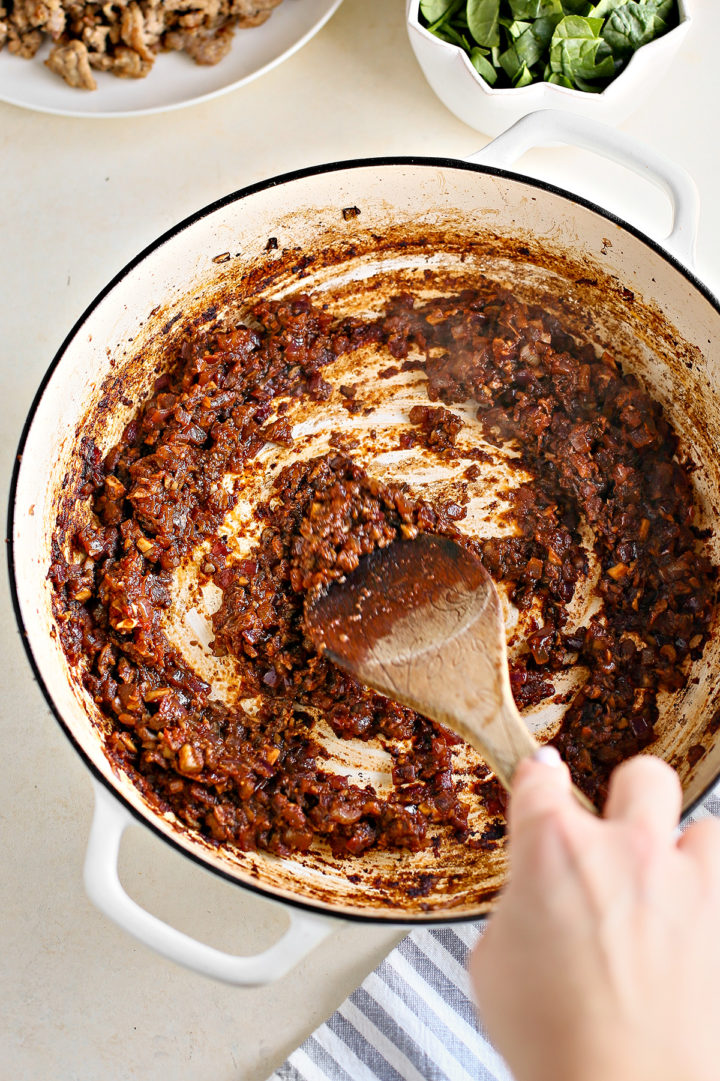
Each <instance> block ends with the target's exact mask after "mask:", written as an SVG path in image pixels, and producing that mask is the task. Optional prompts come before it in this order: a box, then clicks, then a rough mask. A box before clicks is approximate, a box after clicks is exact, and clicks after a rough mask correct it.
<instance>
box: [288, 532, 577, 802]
mask: <svg viewBox="0 0 720 1081" xmlns="http://www.w3.org/2000/svg"><path fill="white" fill-rule="evenodd" d="M305 623H306V627H307V631H308V634H309V636H310V638H311V639H312V640H313V642H314V643H315V645H316V646H317V647H318V649H320V651H321V652H324V653H326V655H327V656H328V657H329V658H330V660H332V661H333V663H334V664H337V665H339V666H340V667H341V668H344V669H345V670H346V671H347V672H350V673H351V675H353V676H355V678H356V679H358V680H359V681H360V682H361V683H364V684H367V685H368V686H370V687H374V688H375V690H377V691H380V693H381V694H384V695H387V697H388V698H392V699H394V700H395V701H397V702H402V703H404V704H405V705H407V706H411V707H412V708H413V709H416V710H417V711H418V712H419V713H423V714H425V716H427V717H432V718H433V719H434V720H436V721H440V722H441V723H442V724H445V725H447V726H448V727H449V728H452V729H453V731H455V732H457V733H458V734H459V735H460V736H462V738H463V739H464V740H466V742H467V743H469V744H470V745H471V746H473V747H474V748H475V749H476V750H477V751H479V752H480V754H481V755H482V757H483V758H484V759H485V761H486V762H487V764H488V765H489V766H490V768H491V769H492V771H493V772H494V773H495V775H496V776H497V778H498V780H500V781H501V782H502V784H503V785H505V787H506V788H509V787H510V782H511V779H512V775H513V773H514V772H515V769H516V767H517V765H518V763H519V762H520V761H521V760H522V759H523V758H527V757H528V756H530V755H533V754H534V753H535V751H536V750H537V749H538V746H539V744H538V743H537V741H536V740H535V739H534V738H533V736H532V735H531V734H530V732H529V731H528V729H527V726H526V725H525V723H524V721H523V719H522V717H521V716H520V714H519V713H518V711H517V708H516V706H515V703H514V701H513V697H512V692H511V690H510V679H509V674H508V663H507V652H506V646H505V626H504V621H503V616H502V608H501V605H500V598H499V597H498V594H497V590H496V589H495V586H494V584H493V581H492V579H491V578H490V575H489V574H488V573H487V571H486V570H485V568H484V567H483V565H482V563H481V562H480V560H479V559H478V558H477V557H476V556H474V555H473V554H472V553H471V552H469V551H468V550H467V549H466V548H463V547H461V546H460V545H459V544H456V543H455V542H454V541H452V540H450V539H448V538H447V537H436V536H431V535H429V534H421V535H420V536H419V537H418V538H417V539H416V540H412V541H396V542H395V543H393V544H391V545H390V546H389V547H387V548H381V549H377V550H376V551H375V552H373V553H372V554H371V555H369V556H366V557H364V558H363V559H362V560H361V562H360V565H359V566H358V568H357V569H356V570H355V571H353V572H352V573H351V574H348V575H347V576H346V577H345V578H344V579H343V580H342V581H341V582H335V583H333V584H332V585H331V586H330V588H329V589H328V590H327V592H326V593H324V594H322V595H320V596H318V597H316V598H315V599H314V600H313V601H312V603H311V604H310V605H308V607H307V610H306V612H305ZM575 794H576V796H577V798H578V799H579V800H580V802H581V803H582V804H583V806H585V807H587V808H588V809H589V810H592V811H595V808H594V807H593V805H592V804H591V803H590V801H589V800H588V799H587V797H586V796H585V795H583V793H582V792H580V791H578V790H577V789H575Z"/></svg>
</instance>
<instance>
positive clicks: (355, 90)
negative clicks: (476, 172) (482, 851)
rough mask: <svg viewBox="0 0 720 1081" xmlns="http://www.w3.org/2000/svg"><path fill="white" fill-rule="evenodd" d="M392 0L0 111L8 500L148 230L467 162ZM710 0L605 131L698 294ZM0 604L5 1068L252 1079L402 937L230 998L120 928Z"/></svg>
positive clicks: (715, 158) (73, 762) (606, 193)
mask: <svg viewBox="0 0 720 1081" xmlns="http://www.w3.org/2000/svg"><path fill="white" fill-rule="evenodd" d="M404 6H405V5H404V3H403V2H402V0H345V3H344V4H343V5H342V7H341V8H340V10H339V11H338V12H337V14H336V15H335V16H334V17H333V18H332V19H331V21H330V22H329V23H328V24H327V26H326V27H325V28H324V29H323V30H322V31H321V32H320V33H319V34H318V36H317V37H316V38H314V39H313V40H312V41H311V42H310V43H309V44H308V45H307V46H306V47H305V48H304V49H302V50H301V51H300V52H299V53H298V54H297V55H295V56H294V57H292V58H291V59H289V60H288V61H287V62H286V63H284V64H282V65H281V66H280V67H278V68H277V69H275V70H274V71H271V72H270V73H268V74H266V75H265V76H263V77H262V78H260V79H259V80H257V81H255V82H254V83H251V84H250V85H248V86H246V87H243V88H241V89H239V90H236V91H233V92H231V93H229V94H227V95H225V96H224V97H220V98H218V99H216V100H213V101H210V102H207V103H205V104H201V105H196V106H193V107H190V108H188V109H183V110H180V111H177V112H173V113H169V114H165V115H158V116H148V117H139V118H136V119H124V120H79V119H68V118H63V117H54V116H46V115H42V114H39V113H32V112H29V111H26V110H23V109H19V108H15V107H12V106H9V105H1V104H0V185H1V187H2V198H1V199H0V208H1V209H0V215H1V218H2V230H1V232H0V236H1V237H2V270H1V277H0V282H1V288H0V313H1V326H2V336H1V338H0V354H1V359H0V390H1V393H0V408H2V410H3V421H2V424H1V425H0V452H1V454H2V478H3V497H2V498H3V506H4V505H5V502H6V495H5V493H6V491H7V485H8V478H9V473H10V469H11V464H12V459H13V455H14V453H15V449H16V445H17V441H18V437H19V433H20V429H21V426H22V423H23V419H24V416H25V413H26V411H27V408H28V406H29V404H30V401H31V399H32V397H33V394H34V392H35V390H36V387H37V385H38V383H39V381H40V378H41V376H42V374H43V372H44V371H45V369H46V367H47V365H48V364H49V362H50V360H51V358H52V356H53V355H54V353H55V351H56V349H57V347H58V345H59V344H60V342H61V341H62V339H63V338H64V336H65V334H66V333H67V331H68V330H69V329H70V327H71V326H72V324H73V323H74V321H75V320H76V318H77V317H78V316H79V315H80V313H81V312H82V311H83V310H84V308H85V307H86V305H87V304H88V303H89V302H90V301H91V300H92V298H93V297H94V295H95V294H96V293H97V292H98V290H99V289H100V288H101V287H102V286H104V285H105V283H106V282H107V281H108V280H109V279H110V278H111V277H112V276H113V275H114V274H115V273H116V271H117V270H119V269H120V268H121V267H122V266H123V265H124V264H125V263H126V262H127V261H128V260H129V259H130V258H132V257H133V256H134V255H135V254H136V253H137V252H138V251H139V250H140V249H141V248H143V247H144V246H145V245H146V244H148V243H149V242H150V241H152V240H153V239H155V238H156V237H157V236H158V235H159V234H160V233H162V232H163V231H164V230H165V229H167V228H168V227H170V226H172V225H173V224H175V223H176V222H177V221H179V220H180V219H181V218H183V217H185V216H186V215H188V214H190V213H191V212H193V211H195V210H196V209H198V208H199V207H201V206H203V205H204V204H206V203H209V202H211V201H212V200H214V199H217V198H218V197H221V196H223V195H225V194H227V193H228V192H231V191H233V190H235V189H237V188H239V187H242V186H244V185H247V184H250V183H252V182H254V181H257V180H260V179H262V178H264V177H268V176H271V175H272V174H275V173H281V172H284V171H287V170H291V169H297V168H301V167H304V166H308V165H312V164H316V163H320V162H328V161H333V160H339V159H345V158H352V157H361V156H363V155H387V154H421V155H422V154H430V155H442V156H464V155H468V154H470V153H472V152H473V151H475V150H477V149H479V148H480V147H481V146H482V145H483V144H484V143H485V142H486V141H487V140H486V138H485V137H484V136H482V135H478V134H477V133H475V132H473V131H472V130H470V129H469V128H467V127H465V126H464V125H462V124H460V123H459V122H458V121H457V120H455V119H454V117H453V116H452V115H450V114H449V113H448V112H446V110H445V109H444V107H443V106H442V105H441V104H440V103H439V102H438V100H437V99H436V98H435V97H434V95H433V93H432V92H431V91H430V89H429V88H428V87H427V85H426V83H425V81H424V79H423V77H422V74H421V72H420V70H419V68H418V67H417V65H416V62H415V59H414V57H413V54H412V52H411V50H410V47H409V44H408V41H407V37H406V33H405V26H404ZM715 6H716V5H715V4H714V3H713V0H695V3H694V4H693V5H692V7H693V11H694V13H695V15H696V18H695V21H694V24H693V27H692V29H691V31H690V34H689V36H688V38H687V40H686V43H685V46H684V49H683V51H682V53H681V55H680V56H679V57H678V58H677V60H676V61H675V62H674V64H673V66H672V68H671V69H670V70H669V71H668V76H667V79H666V80H665V82H664V83H663V85H662V87H661V88H660V90H659V91H658V92H657V93H656V94H655V95H654V96H653V98H652V99H651V100H650V101H649V102H648V103H647V104H646V105H644V106H643V107H642V108H641V109H639V110H638V111H637V112H636V113H635V114H634V115H633V116H632V117H631V118H630V119H629V120H628V121H627V122H626V123H625V124H624V125H623V128H624V130H625V131H627V132H628V133H630V134H632V135H633V136H635V137H637V139H638V140H642V141H645V142H647V143H649V144H651V145H652V146H654V147H655V148H656V149H657V150H659V151H662V152H664V153H665V154H667V155H668V156H670V157H672V158H674V159H675V160H676V161H678V162H680V163H682V164H683V165H684V166H685V167H686V168H687V169H688V170H689V171H690V173H691V174H692V175H693V176H694V178H695V180H696V182H697V184H698V187H699V190H700V195H701V199H702V220H701V230H700V236H699V243H698V259H697V269H698V273H699V275H700V276H701V277H702V278H704V280H705V281H706V282H708V284H710V285H711V286H713V285H714V287H715V289H716V290H717V289H718V282H720V258H719V257H718V255H717V249H718V240H719V239H720V200H718V198H717V188H718V170H719V167H720V147H719V145H718V119H717V116H718V104H719V103H720V65H719V64H718V56H720V26H719V21H718V19H717V13H716V12H714V11H713V8H714V7H715ZM713 15H715V18H713ZM522 168H523V169H524V170H526V171H528V172H532V173H533V174H535V175H539V176H543V177H545V178H548V179H551V180H554V181H555V182H556V183H558V184H560V185H562V186H566V187H569V188H571V189H573V190H576V191H580V192H582V193H584V194H586V195H587V196H589V197H590V198H594V199H595V200H596V201H598V202H600V203H602V204H604V205H605V206H607V207H608V208H610V209H612V210H615V211H616V212H618V213H619V214H620V215H621V216H623V217H625V218H626V219H628V220H630V221H632V222H633V223H634V224H637V225H639V226H640V227H641V228H643V229H645V230H647V231H648V232H650V233H651V234H653V235H656V236H662V234H663V231H665V232H667V229H668V227H669V211H668V209H667V206H666V204H665V202H664V198H663V196H662V195H661V194H660V193H659V192H657V191H656V190H655V189H651V188H650V187H649V186H648V185H647V184H646V183H645V182H643V181H642V180H640V179H638V178H636V177H634V176H631V177H629V176H628V174H627V173H625V172H623V171H622V170H620V169H619V167H617V166H614V165H611V164H608V163H606V162H599V161H598V160H597V159H596V158H594V157H592V156H590V155H588V154H585V153H581V152H579V151H576V150H571V149H553V150H543V151H534V152H532V153H531V154H530V155H528V156H527V157H526V159H525V160H524V162H523V163H522ZM3 513H4V511H3ZM2 604H3V618H2V621H1V622H0V634H1V635H2V656H3V660H4V666H3V690H4V693H3V699H2V712H3V718H2V742H1V743H0V746H1V748H2V753H1V755H0V758H1V760H2V775H3V785H2V802H1V804H0V852H1V853H2V862H1V865H0V866H1V870H0V913H2V918H1V919H0V938H1V944H0V1047H2V1049H3V1050H2V1053H1V1054H0V1081H10V1079H12V1081H19V1079H22V1081H99V1079H101V1078H102V1079H103V1081H125V1079H136V1078H137V1079H142V1081H166V1079H167V1078H168V1077H173V1078H180V1079H183V1081H201V1079H202V1081H205V1079H210V1078H212V1081H241V1079H242V1081H263V1079H264V1078H265V1077H267V1075H268V1074H269V1073H270V1072H271V1070H272V1069H274V1068H275V1067H276V1066H277V1065H278V1064H279V1063H280V1062H281V1061H282V1060H283V1059H284V1058H285V1057H286V1056H287V1054H288V1053H289V1052H290V1051H291V1050H292V1049H293V1048H294V1047H295V1046H296V1045H297V1044H299V1043H300V1042H301V1041H302V1039H303V1038H304V1037H305V1036H306V1035H307V1033H309V1032H310V1031H311V1030H312V1029H313V1028H314V1027H315V1026H316V1025H317V1024H318V1023H319V1022H320V1021H322V1020H323V1019H324V1018H325V1017H326V1016H327V1015H328V1014H329V1013H330V1012H332V1010H333V1008H334V1007H335V1006H336V1005H337V1004H338V1003H339V1002H340V1001H341V1000H342V999H343V998H344V997H345V996H346V995H347V994H348V993H349V992H350V991H351V990H352V989H353V988H354V987H355V986H356V985H357V984H358V983H359V982H360V981H361V980H362V978H363V977H364V975H365V974H366V972H368V971H369V970H370V969H372V968H373V967H374V966H375V965H376V964H377V963H378V962H379V961H380V959H381V958H382V957H383V956H384V954H385V953H386V952H387V951H388V950H389V949H390V948H391V947H392V946H393V944H394V943H395V941H396V940H397V939H398V937H399V936H398V933H397V932H396V931H393V930H392V929H388V928H384V929H382V928H376V927H373V926H365V925H358V924H355V925H346V926H344V927H343V928H341V929H340V930H339V931H337V932H336V933H335V934H334V935H333V936H332V937H331V938H330V939H328V940H326V942H325V943H324V944H323V945H322V946H321V947H319V948H318V949H317V950H316V951H315V952H314V953H313V954H312V955H311V956H309V957H308V958H307V959H306V961H305V962H304V963H302V964H301V965H300V966H299V967H298V968H297V969H296V970H295V971H294V972H292V973H291V974H290V975H289V976H288V977H287V978H286V979H285V980H283V981H281V982H280V983H279V984H277V985H275V986H271V987H265V988H259V989H252V990H237V989H233V988H230V987H226V986H224V985H220V984H214V983H212V982H210V981H209V980H206V979H204V978H202V977H200V976H196V975H194V974H193V973H190V972H187V971H185V970H182V969H180V968H177V967H174V966H173V965H171V964H170V963H168V962H166V961H164V960H162V959H161V958H159V957H157V956H155V955H154V954H153V953H151V952H150V951H149V950H147V949H146V948H145V947H143V946H140V945H138V944H136V943H135V942H134V941H133V940H132V939H130V938H129V937H128V936H127V935H126V934H124V933H123V932H122V931H120V930H119V929H118V928H116V927H115V926H114V925H113V924H112V923H110V922H109V921H108V920H107V919H106V918H105V917H104V916H102V915H101V914H100V913H99V912H97V911H96V910H95V909H94V908H93V907H92V905H91V904H90V903H89V901H88V900H87V899H86V897H85V894H84V892H83V887H82V877H81V876H82V860H83V853H84V848H85V844H86V840H87V835H88V829H89V824H90V817H91V810H92V796H91V786H90V780H89V775H88V773H87V770H86V768H85V766H84V765H83V763H82V762H81V761H80V759H79V758H78V756H77V755H76V753H75V751H74V750H73V749H72V748H71V746H70V744H69V743H68V742H67V740H66V738H65V736H64V735H63V733H62V732H61V730H60V728H59V727H58V725H57V724H56V722H55V721H54V720H53V718H52V716H51V715H50V713H49V710H48V709H47V707H46V705H45V702H44V700H43V698H42V695H41V693H40V691H39V689H38V687H37V685H36V684H35V683H34V681H33V679H32V676H31V673H30V669H29V667H28V664H27V661H26V659H25V656H24V653H23V650H22V647H21V644H20V640H19V637H18V634H17V632H16V629H15V622H14V617H13V615H12V610H11V607H10V601H9V594H8V588H7V580H6V576H5V575H3V579H2ZM121 871H122V877H123V881H124V882H125V884H126V885H127V887H128V889H129V891H130V892H131V894H132V895H133V896H135V897H136V898H137V899H138V900H139V901H141V902H142V903H144V904H146V905H147V907H149V908H150V909H151V910H152V911H154V912H156V913H157V914H158V915H160V916H163V917H164V918H166V919H169V920H171V921H174V922H175V923H176V925H177V926H180V927H182V928H183V929H185V930H188V931H191V932H194V933H196V934H198V935H200V936H203V937H205V939H206V940H207V941H210V942H211V943H212V944H214V945H219V946H222V947H225V948H230V949H237V950H242V949H247V951H248V952H252V951H254V950H256V949H259V948H260V947H261V946H262V945H263V944H267V943H268V942H269V941H270V940H271V939H272V936H273V933H274V930H275V929H276V928H277V927H279V926H281V925H282V916H281V915H280V914H279V913H278V912H277V911H276V910H275V909H268V906H267V905H266V903H265V902H263V901H262V900H261V899H259V898H257V897H254V896H253V897H248V896H245V895H243V894H242V893H241V892H240V891H239V890H237V889H235V888H233V887H232V886H230V885H228V884H226V883H223V882H220V881H219V880H217V879H215V878H213V877H211V876H210V875H209V874H208V873H206V872H204V871H202V870H200V869H199V868H197V867H196V866H194V865H191V864H190V863H189V862H188V861H187V860H184V859H183V858H182V857H181V856H180V855H178V854H177V853H175V852H173V851H171V850H170V849H169V848H168V847H167V846H165V845H163V844H162V843H161V842H160V841H158V840H157V839H156V838H154V837H151V836H150V835H149V834H147V833H146V832H145V831H143V830H142V829H140V828H138V829H133V830H131V831H130V833H129V834H128V836H127V838H126V840H125V842H124V847H123V856H122V867H121Z"/></svg>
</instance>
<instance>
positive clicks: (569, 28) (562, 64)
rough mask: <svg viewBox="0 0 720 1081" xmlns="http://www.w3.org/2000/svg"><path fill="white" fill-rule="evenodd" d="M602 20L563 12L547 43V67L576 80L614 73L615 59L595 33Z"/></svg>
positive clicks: (604, 42) (600, 27)
mask: <svg viewBox="0 0 720 1081" xmlns="http://www.w3.org/2000/svg"><path fill="white" fill-rule="evenodd" d="M601 29H602V19H585V18H582V16H580V15H566V16H565V18H564V19H561V21H560V22H559V23H558V24H557V26H556V27H555V31H554V33H553V36H552V41H551V44H550V67H551V69H552V70H553V71H554V72H558V73H561V74H563V75H565V76H567V78H568V79H571V80H572V81H573V82H577V79H578V77H580V78H582V79H602V78H608V77H611V76H613V75H614V74H615V62H614V60H613V55H612V50H611V48H610V46H609V45H608V43H607V42H606V41H605V40H604V39H603V38H601V37H600V36H599V34H600V30H601Z"/></svg>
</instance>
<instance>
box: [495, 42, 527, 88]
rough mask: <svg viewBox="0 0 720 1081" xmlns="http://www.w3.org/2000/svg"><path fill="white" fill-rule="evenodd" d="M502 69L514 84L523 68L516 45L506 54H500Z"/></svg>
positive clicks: (507, 50)
mask: <svg viewBox="0 0 720 1081" xmlns="http://www.w3.org/2000/svg"><path fill="white" fill-rule="evenodd" d="M500 67H501V68H502V69H503V71H504V72H505V74H506V75H507V77H508V79H509V80H510V82H512V81H513V79H514V78H515V76H516V75H517V73H518V72H519V71H520V68H521V67H522V62H521V60H520V57H519V56H518V54H517V52H516V50H515V46H514V45H511V46H510V48H509V49H506V50H505V52H504V53H501V54H500Z"/></svg>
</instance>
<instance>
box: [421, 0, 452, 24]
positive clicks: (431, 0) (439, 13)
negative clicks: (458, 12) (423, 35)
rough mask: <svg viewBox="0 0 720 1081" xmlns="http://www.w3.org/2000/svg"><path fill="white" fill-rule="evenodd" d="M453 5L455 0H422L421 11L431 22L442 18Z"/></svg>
mask: <svg viewBox="0 0 720 1081" xmlns="http://www.w3.org/2000/svg"><path fill="white" fill-rule="evenodd" d="M451 7H453V0H420V13H421V14H422V16H423V18H424V19H427V21H428V22H429V23H430V24H432V23H436V22H437V21H438V19H442V17H443V15H446V14H447V13H448V12H449V10H450V8H451Z"/></svg>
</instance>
